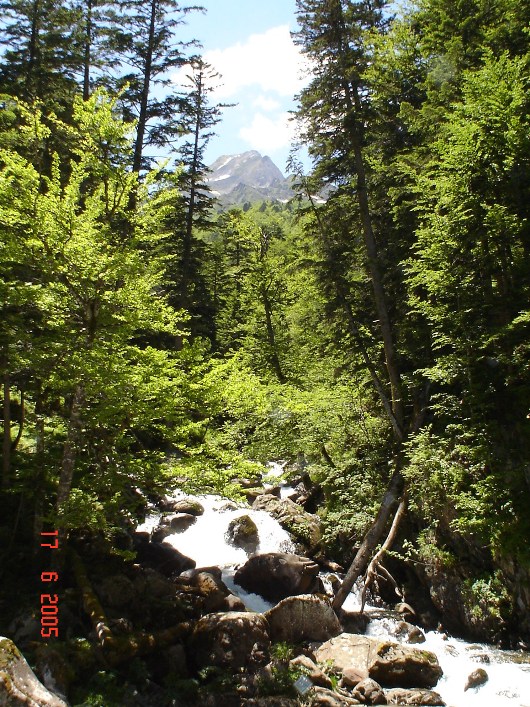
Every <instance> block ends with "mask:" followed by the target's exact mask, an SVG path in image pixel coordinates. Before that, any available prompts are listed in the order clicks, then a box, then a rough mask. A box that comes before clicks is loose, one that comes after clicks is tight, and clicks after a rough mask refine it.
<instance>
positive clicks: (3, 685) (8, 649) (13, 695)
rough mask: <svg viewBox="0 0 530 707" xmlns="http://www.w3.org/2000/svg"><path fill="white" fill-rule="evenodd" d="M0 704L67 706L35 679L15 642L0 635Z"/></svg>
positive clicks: (48, 706) (15, 706) (28, 706)
mask: <svg viewBox="0 0 530 707" xmlns="http://www.w3.org/2000/svg"><path fill="white" fill-rule="evenodd" d="M0 705H5V706H6V707H18V705H20V706H21V707H22V706H24V707H68V704H67V703H66V702H65V701H64V700H62V699H61V698H60V697H58V696H57V695H54V694H52V693H51V692H50V691H49V690H47V689H46V688H45V687H44V685H43V684H42V683H41V682H39V680H37V677H36V675H35V673H34V672H33V670H32V669H31V668H30V667H29V665H28V664H27V662H26V660H25V658H24V656H23V655H22V654H21V653H20V651H19V650H18V648H17V647H16V646H15V644H14V643H13V642H12V641H10V640H9V639H8V638H4V637H0Z"/></svg>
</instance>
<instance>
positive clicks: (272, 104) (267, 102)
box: [252, 96, 281, 112]
mask: <svg viewBox="0 0 530 707" xmlns="http://www.w3.org/2000/svg"><path fill="white" fill-rule="evenodd" d="M252 105H253V106H254V107H255V108H262V109H263V110H266V111H267V112H270V111H273V110H278V108H280V107H281V106H280V103H279V102H278V101H276V100H275V99H274V98H269V97H268V96H258V97H257V98H256V100H255V101H253V103H252Z"/></svg>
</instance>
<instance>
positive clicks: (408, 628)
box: [391, 621, 425, 643]
mask: <svg viewBox="0 0 530 707" xmlns="http://www.w3.org/2000/svg"><path fill="white" fill-rule="evenodd" d="M391 633H392V635H393V636H395V637H396V638H399V639H400V640H401V641H403V642H405V643H425V634H424V633H423V631H422V630H421V628H418V627H417V626H414V625H413V624H409V623H408V622H407V621H400V622H399V623H398V624H396V626H395V627H394V628H393V629H392V632H391Z"/></svg>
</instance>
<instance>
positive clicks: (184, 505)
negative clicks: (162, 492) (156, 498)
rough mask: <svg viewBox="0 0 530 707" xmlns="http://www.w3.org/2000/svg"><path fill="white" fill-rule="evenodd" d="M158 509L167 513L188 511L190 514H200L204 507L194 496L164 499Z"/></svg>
mask: <svg viewBox="0 0 530 707" xmlns="http://www.w3.org/2000/svg"><path fill="white" fill-rule="evenodd" d="M160 509H161V510H162V511H165V512H169V513H188V514H189V515H192V516H202V514H203V513H204V508H203V506H202V504H201V503H199V501H197V499H196V498H179V499H177V500H174V499H164V500H163V501H161V503H160Z"/></svg>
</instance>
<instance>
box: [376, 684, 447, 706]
mask: <svg viewBox="0 0 530 707" xmlns="http://www.w3.org/2000/svg"><path fill="white" fill-rule="evenodd" d="M385 696H386V703H387V705H433V706H434V705H436V707H438V706H439V705H441V707H444V705H445V702H444V701H443V700H442V698H441V697H440V695H439V694H438V693H437V692H432V691H431V690H419V689H416V690H404V689H403V688H401V687H394V688H392V690H386V691H385Z"/></svg>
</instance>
